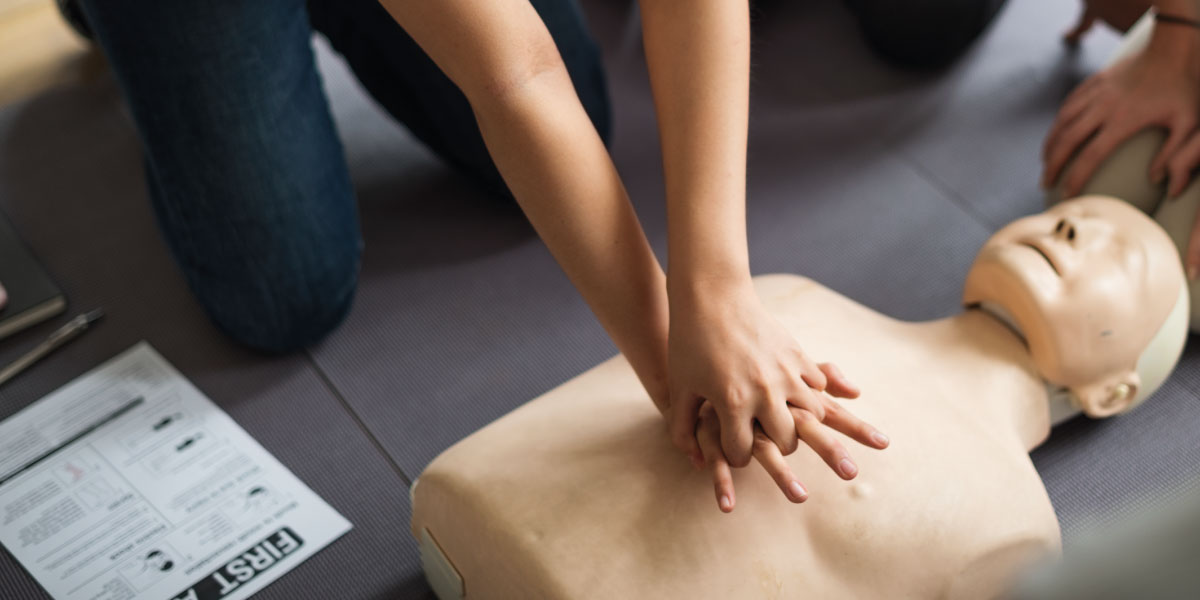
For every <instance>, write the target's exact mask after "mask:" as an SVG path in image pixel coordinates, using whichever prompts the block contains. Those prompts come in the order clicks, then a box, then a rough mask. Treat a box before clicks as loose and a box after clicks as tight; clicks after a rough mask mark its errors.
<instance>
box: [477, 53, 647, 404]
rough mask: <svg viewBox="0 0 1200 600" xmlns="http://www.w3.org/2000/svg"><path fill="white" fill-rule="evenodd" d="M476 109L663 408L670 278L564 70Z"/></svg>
mask: <svg viewBox="0 0 1200 600" xmlns="http://www.w3.org/2000/svg"><path fill="white" fill-rule="evenodd" d="M493 100H494V99H493ZM475 113H476V116H477V117H478V120H479V125H480V128H481V129H482V131H483V136H484V140H485V141H486V143H487V146H488V149H489V150H490V152H491V154H492V156H493V157H494V160H495V161H496V165H497V166H498V167H499V169H500V172H501V173H502V174H503V175H504V179H505V181H506V182H507V183H508V185H509V188H510V189H511V190H512V192H513V194H514V195H515V196H516V198H517V199H518V201H519V202H520V204H521V207H522V208H523V209H524V211H525V214H526V215H527V216H528V217H529V220H530V222H531V223H532V224H533V226H534V228H535V229H537V231H538V233H539V234H540V235H541V237H542V239H543V240H544V241H545V242H546V245H547V246H548V247H549V248H550V251H551V252H552V253H553V254H554V256H555V258H556V259H557V260H558V263H559V264H560V265H561V266H562V268H563V270H564V271H565V272H566V274H567V276H568V277H569V278H570V279H571V281H572V282H573V283H574V284H575V287H576V288H577V289H578V290H579V292H580V293H581V294H582V295H583V297H584V298H585V299H586V300H587V302H588V304H589V305H590V306H591V308H592V310H593V312H595V314H596V316H597V317H598V318H599V320H600V322H601V323H602V324H603V325H604V327H605V329H606V330H607V331H608V333H609V335H610V336H611V337H612V339H613V340H614V342H615V343H616V344H617V346H618V347H619V348H620V350H621V352H622V353H623V354H625V356H626V357H627V358H628V359H629V361H630V363H631V364H632V365H633V366H634V368H635V370H637V372H638V376H639V377H640V378H641V379H642V382H643V384H644V385H645V386H646V387H647V389H648V390H650V392H651V395H652V396H653V399H654V400H655V402H656V404H659V405H660V406H659V408H660V409H661V408H663V407H662V406H661V405H662V404H663V403H664V402H665V386H666V354H665V352H666V344H667V340H666V332H667V302H666V281H665V277H664V275H663V272H662V269H661V268H660V267H659V264H658V261H657V259H656V258H655V257H654V254H653V252H652V251H651V249H650V245H649V243H648V242H647V241H646V238H645V235H644V233H643V231H642V228H641V225H640V224H639V222H638V219H637V216H636V214H635V213H634V211H633V207H632V206H631V205H630V203H629V200H628V198H627V196H626V193H625V189H624V187H623V185H622V184H621V180H620V178H619V176H618V175H617V171H616V169H615V167H614V166H613V164H612V162H611V160H610V159H609V155H608V152H607V150H606V149H605V147H604V144H603V143H602V142H601V140H600V137H599V136H598V135H597V134H596V132H595V129H594V128H593V127H592V125H591V122H590V121H589V120H588V117H587V114H586V113H585V112H584V110H583V107H582V106H581V105H580V103H579V102H578V101H577V100H576V99H575V96H574V91H573V90H572V88H571V83H570V81H569V80H568V79H567V77H566V73H565V71H563V72H553V73H548V74H547V75H545V76H543V77H540V78H538V79H537V80H536V81H533V82H531V83H530V84H528V85H527V86H525V87H523V88H522V89H521V90H519V91H518V92H516V93H513V94H509V95H508V96H507V97H505V98H504V100H503V101H502V102H496V101H491V102H485V103H479V104H476V105H475Z"/></svg>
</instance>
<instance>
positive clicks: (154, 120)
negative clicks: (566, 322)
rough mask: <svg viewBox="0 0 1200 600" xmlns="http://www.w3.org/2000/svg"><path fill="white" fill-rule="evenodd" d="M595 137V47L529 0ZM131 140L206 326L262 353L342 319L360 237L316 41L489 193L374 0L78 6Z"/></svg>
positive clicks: (480, 164) (555, 4)
mask: <svg viewBox="0 0 1200 600" xmlns="http://www.w3.org/2000/svg"><path fill="white" fill-rule="evenodd" d="M533 4H534V6H535V7H536V8H537V9H538V12H539V14H540V15H541V16H542V18H543V20H544V21H545V22H546V24H547V26H548V28H549V29H550V32H551V34H552V35H553V36H554V39H555V41H556V43H557V44H558V47H559V49H560V51H561V52H562V54H563V58H564V60H565V62H566V64H567V68H568V70H569V71H570V73H571V77H572V80H573V81H574V83H575V87H576V90H577V92H578V94H579V96H580V99H581V100H582V101H583V103H584V106H585V108H586V109H587V111H588V113H589V115H590V116H591V117H592V119H593V121H594V122H595V124H596V126H597V129H598V130H599V131H600V133H601V135H602V136H603V137H605V139H607V136H608V128H609V108H608V97H607V91H606V89H605V82H604V75H603V71H602V67H601V64H600V56H599V52H598V50H597V48H596V46H595V44H594V43H593V41H592V39H591V37H590V35H589V33H588V31H587V28H586V25H585V23H584V20H583V17H582V14H581V13H580V11H579V8H578V6H577V5H576V4H575V2H574V0H534V1H533ZM81 7H82V8H83V12H84V14H85V17H86V19H87V22H88V24H89V25H90V26H91V28H92V29H93V31H94V32H95V36H96V39H97V41H98V43H99V44H100V46H101V47H102V49H103V50H104V52H105V54H106V55H107V57H108V59H109V61H110V63H111V65H112V69H113V71H114V73H115V75H116V78H117V81H118V82H119V85H120V87H121V89H122V91H123V93H124V95H125V97H126V100H127V102H128V104H129V107H130V110H131V112H132V114H133V117H134V121H135V122H136V125H137V129H138V133H139V136H140V138H141V141H142V144H143V147H144V151H145V162H146V177H147V180H148V187H149V190H150V196H151V201H152V204H153V207H154V212H155V215H156V217H157V220H158V223H159V225H160V228H161V230H162V232H163V236H164V238H165V239H166V241H167V245H168V246H169V247H170V250H171V252H172V254H173V255H174V257H175V260H176V262H177V263H178V264H179V266H180V268H181V269H182V271H183V273H184V275H185V277H186V279H187V281H188V284H189V286H190V287H191V289H192V291H193V293H194V294H195V295H196V297H197V299H198V300H199V301H200V303H201V304H202V305H203V306H204V308H205V310H206V311H207V312H208V314H209V316H210V317H211V318H212V320H213V321H214V322H215V323H216V325H217V326H218V327H220V328H221V329H222V330H224V331H225V332H227V333H228V334H229V335H231V336H232V337H233V338H234V339H236V340H238V341H239V342H241V343H243V344H246V345H248V346H251V347H253V348H256V349H260V350H264V351H270V352H286V351H290V350H294V349H297V348H300V347H303V346H305V345H307V344H310V343H312V342H314V341H316V340H318V339H320V338H321V337H323V336H324V335H325V334H327V333H328V332H329V331H330V330H331V329H333V328H334V327H336V326H337V324H338V323H339V322H340V321H341V320H342V319H343V317H344V316H345V314H346V313H347V312H348V310H349V308H350V305H351V302H352V300H353V297H354V290H355V287H356V283H357V277H358V266H359V259H360V255H361V251H362V242H361V238H360V234H359V223H358V215H357V209H356V206H355V198H354V190H353V188H352V186H351V183H350V177H349V173H348V169H347V165H346V160H345V157H344V154H343V150H342V145H341V142H340V140H339V139H338V136H337V132H336V130H335V128H334V124H333V120H332V117H331V115H330V111H329V104H328V100H327V99H326V96H325V93H324V90H323V88H322V84H321V79H320V76H319V75H318V73H317V70H316V64H315V62H314V56H313V50H312V35H313V31H314V30H316V31H319V32H321V33H322V34H324V35H325V36H326V37H327V38H328V39H329V41H330V43H331V45H332V46H333V47H334V48H335V49H336V50H337V51H339V52H340V53H342V54H343V56H344V57H345V58H346V60H347V62H348V63H349V64H350V66H351V68H352V69H353V70H354V72H355V74H356V76H357V77H358V78H359V80H360V81H361V82H362V83H363V85H364V87H365V88H366V89H367V90H368V91H369V92H370V93H371V94H372V95H373V96H374V97H375V98H376V100H377V101H378V102H379V103H380V104H381V105H382V106H383V107H385V108H386V109H387V110H388V111H389V112H390V113H391V115H392V116H394V117H395V118H396V119H397V120H399V121H400V122H402V123H404V124H405V126H407V127H408V128H409V129H410V130H411V131H412V132H413V134H414V135H416V136H417V137H418V138H419V139H421V140H422V141H423V142H424V143H425V144H427V145H428V146H429V147H430V148H431V149H432V150H434V151H435V152H437V153H438V154H439V155H440V156H442V157H443V158H444V159H445V160H446V161H448V162H449V163H451V164H453V165H455V166H457V167H459V168H460V169H461V170H463V171H464V172H465V173H467V174H469V175H470V176H472V177H473V178H474V179H476V180H477V181H479V182H480V183H481V184H482V185H483V186H485V187H486V188H487V189H490V190H492V191H493V192H495V193H497V194H501V195H505V196H506V195H507V193H508V192H507V190H506V188H505V186H504V183H503V181H502V180H501V179H500V177H499V174H498V173H497V171H496V168H495V166H494V165H493V164H492V161H491V159H490V158H489V156H488V154H487V151H486V148H485V147H484V144H483V140H482V138H481V137H480V134H479V130H478V128H477V126H476V124H475V120H474V116H473V114H472V112H471V110H470V107H469V106H468V104H467V101H466V98H465V97H464V96H463V95H462V93H461V92H460V91H459V90H458V89H457V88H456V87H455V86H454V84H453V83H451V82H450V80H449V79H447V78H446V77H445V76H444V75H443V74H442V73H441V72H440V71H439V70H438V69H437V67H436V66H435V65H434V64H433V62H432V61H431V60H430V59H429V58H428V57H427V56H426V55H425V54H424V53H423V52H422V51H421V50H420V48H419V47H417V45H416V44H415V43H414V42H413V41H412V39H411V38H409V36H408V35H407V34H406V33H405V32H404V30H403V29H401V28H400V27H399V25H397V24H396V23H395V21H394V20H393V19H392V18H391V17H390V16H389V15H388V14H387V12H386V11H385V10H384V9H383V8H382V7H381V6H380V5H379V4H378V2H376V1H375V0H342V1H334V0H314V1H312V2H309V3H307V4H306V3H305V2H303V1H301V0H255V1H253V2H221V1H216V2H197V1H186V0H159V1H158V2H134V1H132V0H105V1H100V0H82V1H81Z"/></svg>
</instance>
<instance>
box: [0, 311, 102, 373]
mask: <svg viewBox="0 0 1200 600" xmlns="http://www.w3.org/2000/svg"><path fill="white" fill-rule="evenodd" d="M103 316H104V311H102V310H100V309H96V310H93V311H91V312H88V313H84V314H82V315H79V316H78V317H75V318H74V319H71V320H70V321H67V323H66V325H63V326H62V327H59V328H58V329H56V330H55V331H54V333H51V334H50V337H48V338H46V341H44V342H42V343H40V344H38V345H37V346H35V347H34V349H33V350H30V351H29V352H26V353H25V355H24V356H22V357H21V358H18V359H17V360H14V361H13V362H12V364H10V365H8V366H7V367H4V368H3V369H0V385H4V384H5V383H8V380H9V379H12V378H13V377H16V376H17V375H19V374H20V373H21V372H22V371H24V370H25V369H28V368H29V365H32V364H33V363H35V362H37V361H39V360H41V359H42V358H44V357H45V356H46V355H47V354H50V353H51V352H54V351H55V350H57V349H58V348H59V347H60V346H62V345H63V344H66V343H67V342H69V341H71V340H73V339H75V338H76V337H78V336H79V334H81V333H83V332H85V331H87V330H88V328H89V327H91V325H92V323H95V322H96V321H98V320H100V317H103Z"/></svg>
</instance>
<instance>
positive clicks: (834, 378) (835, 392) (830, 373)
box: [817, 363, 859, 399]
mask: <svg viewBox="0 0 1200 600" xmlns="http://www.w3.org/2000/svg"><path fill="white" fill-rule="evenodd" d="M817 367H818V368H820V369H821V372H822V373H825V380H826V381H827V382H828V383H827V385H826V386H825V392H826V393H828V394H829V395H830V396H833V397H834V398H847V399H854V398H857V397H858V394H859V389H858V386H856V385H854V384H853V383H851V382H850V380H849V379H847V378H846V376H845V375H843V374H842V370H841V369H839V368H838V366H837V365H835V364H833V363H821V364H819V365H817Z"/></svg>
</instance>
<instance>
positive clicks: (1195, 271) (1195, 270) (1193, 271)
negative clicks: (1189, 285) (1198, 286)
mask: <svg viewBox="0 0 1200 600" xmlns="http://www.w3.org/2000/svg"><path fill="white" fill-rule="evenodd" d="M1196 277H1200V267H1197V266H1196V265H1191V266H1190V267H1188V281H1195V280H1196Z"/></svg>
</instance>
